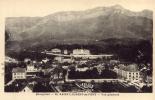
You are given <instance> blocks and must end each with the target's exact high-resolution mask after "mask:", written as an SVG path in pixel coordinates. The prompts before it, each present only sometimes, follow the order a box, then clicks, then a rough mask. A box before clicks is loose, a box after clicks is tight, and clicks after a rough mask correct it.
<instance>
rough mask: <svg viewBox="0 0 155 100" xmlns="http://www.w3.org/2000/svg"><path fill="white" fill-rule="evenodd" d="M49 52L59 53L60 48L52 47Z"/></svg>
mask: <svg viewBox="0 0 155 100" xmlns="http://www.w3.org/2000/svg"><path fill="white" fill-rule="evenodd" d="M51 52H52V53H54V54H61V50H60V49H58V48H54V49H52V50H51Z"/></svg>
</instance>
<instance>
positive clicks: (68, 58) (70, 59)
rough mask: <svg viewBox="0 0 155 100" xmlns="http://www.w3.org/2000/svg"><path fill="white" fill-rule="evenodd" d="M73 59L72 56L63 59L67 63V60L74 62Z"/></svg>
mask: <svg viewBox="0 0 155 100" xmlns="http://www.w3.org/2000/svg"><path fill="white" fill-rule="evenodd" d="M73 61H74V60H73V59H72V58H71V57H64V58H63V60H62V62H63V63H65V62H67V63H72V62H73Z"/></svg>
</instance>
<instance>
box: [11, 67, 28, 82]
mask: <svg viewBox="0 0 155 100" xmlns="http://www.w3.org/2000/svg"><path fill="white" fill-rule="evenodd" d="M12 79H13V80H15V79H26V68H20V67H17V68H13V70H12Z"/></svg>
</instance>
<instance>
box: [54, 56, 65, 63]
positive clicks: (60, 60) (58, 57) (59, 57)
mask: <svg viewBox="0 0 155 100" xmlns="http://www.w3.org/2000/svg"><path fill="white" fill-rule="evenodd" d="M54 60H55V61H58V62H62V60H63V57H61V56H56V57H55V58H54Z"/></svg>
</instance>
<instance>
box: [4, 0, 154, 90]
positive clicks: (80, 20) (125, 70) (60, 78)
mask: <svg viewBox="0 0 155 100" xmlns="http://www.w3.org/2000/svg"><path fill="white" fill-rule="evenodd" d="M39 1H40V0H39ZM43 1H44V0H43ZM55 1H56V0H55ZM58 1H60V0H58ZM80 1H81V0H80ZM84 1H87V2H88V0H83V2H81V3H77V2H78V1H76V3H73V2H71V1H69V2H70V4H69V3H68V1H67V0H66V4H65V2H64V3H62V2H59V3H58V4H57V5H59V4H60V5H59V6H54V4H52V2H50V3H51V5H50V3H49V5H47V6H46V5H45V4H44V3H42V4H41V3H40V5H34V9H30V8H32V5H24V3H22V4H23V5H19V6H23V7H25V9H18V5H16V6H17V8H16V7H15V9H17V10H15V11H14V12H12V13H14V14H18V15H17V16H12V13H8V14H10V15H9V16H6V17H5V29H4V32H5V33H4V34H5V44H4V45H5V63H4V92H6V93H10V92H11V93H16V92H25V93H38V92H39V93H40V92H41V93H44V92H46V93H47V92H48V93H59V92H60V93H66V92H67V93H80V92H86V93H153V69H154V68H153V10H152V9H150V8H149V7H148V6H143V5H144V4H143V5H142V4H141V3H139V5H138V4H136V3H134V0H132V1H131V0H130V2H129V4H128V3H123V2H121V3H119V2H115V3H111V2H109V3H102V2H105V1H104V0H94V2H93V1H90V3H88V4H87V3H86V2H85V3H84ZM95 1H96V2H95ZM97 1H98V2H97ZM110 1H111V0H110ZM113 1H115V0H113ZM116 1H117V0H116ZM125 1H126V0H124V2H125ZM128 1H129V0H128ZM137 1H138V0H137ZM45 2H46V0H45ZM13 4H15V3H13ZM17 4H18V2H17ZM11 6H13V5H11ZM73 6H74V7H75V8H74V7H73ZM59 7H61V8H59ZM47 8H48V9H47ZM18 10H20V11H21V12H22V13H21V15H20V13H19V12H18ZM22 10H23V11H22ZM11 11H13V10H10V12H11ZM30 11H32V12H31V14H30V13H29V12H30Z"/></svg>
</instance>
